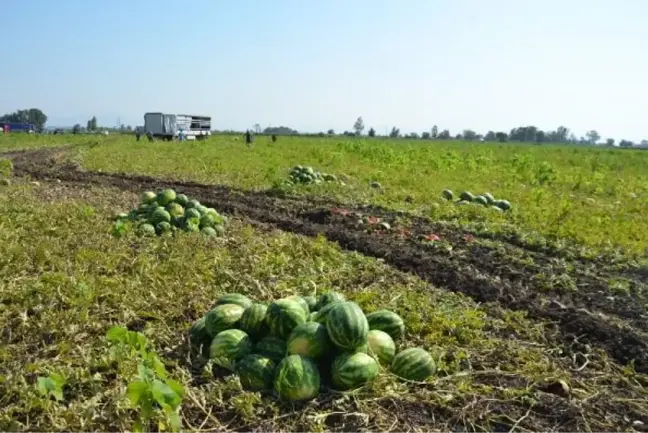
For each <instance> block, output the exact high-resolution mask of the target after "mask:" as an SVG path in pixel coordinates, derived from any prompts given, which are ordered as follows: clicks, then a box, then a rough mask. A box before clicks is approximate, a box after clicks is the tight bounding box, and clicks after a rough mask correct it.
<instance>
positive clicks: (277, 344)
mask: <svg viewBox="0 0 648 433" xmlns="http://www.w3.org/2000/svg"><path fill="white" fill-rule="evenodd" d="M286 351H287V346H286V342H285V341H284V340H282V339H281V338H277V337H272V336H267V337H264V338H262V339H261V340H260V341H259V342H258V343H257V344H256V345H255V346H254V353H256V354H259V355H263V356H265V357H267V358H270V359H272V360H274V361H277V362H279V361H281V360H282V359H283V358H284V357H285V356H286Z"/></svg>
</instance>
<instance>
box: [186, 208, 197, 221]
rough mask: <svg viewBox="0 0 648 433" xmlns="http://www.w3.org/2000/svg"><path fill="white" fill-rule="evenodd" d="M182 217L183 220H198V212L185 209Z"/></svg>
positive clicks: (192, 209)
mask: <svg viewBox="0 0 648 433" xmlns="http://www.w3.org/2000/svg"><path fill="white" fill-rule="evenodd" d="M184 216H185V218H187V219H189V218H197V219H199V220H200V212H198V211H197V210H196V209H194V208H187V209H185V212H184Z"/></svg>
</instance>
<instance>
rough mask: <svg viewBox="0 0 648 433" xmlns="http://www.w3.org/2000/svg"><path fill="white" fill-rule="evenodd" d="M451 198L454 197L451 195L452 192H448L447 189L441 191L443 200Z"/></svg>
mask: <svg viewBox="0 0 648 433" xmlns="http://www.w3.org/2000/svg"><path fill="white" fill-rule="evenodd" d="M453 197H454V194H452V191H450V190H449V189H444V190H443V198H445V199H446V200H452V199H453Z"/></svg>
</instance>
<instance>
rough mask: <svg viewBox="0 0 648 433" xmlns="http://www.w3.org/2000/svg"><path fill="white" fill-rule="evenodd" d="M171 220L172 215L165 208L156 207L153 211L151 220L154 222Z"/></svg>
mask: <svg viewBox="0 0 648 433" xmlns="http://www.w3.org/2000/svg"><path fill="white" fill-rule="evenodd" d="M163 221H164V222H167V223H168V222H171V215H170V214H169V212H167V211H166V210H165V209H160V208H158V209H156V210H154V211H153V213H152V214H151V222H152V223H153V224H157V223H161V222H163Z"/></svg>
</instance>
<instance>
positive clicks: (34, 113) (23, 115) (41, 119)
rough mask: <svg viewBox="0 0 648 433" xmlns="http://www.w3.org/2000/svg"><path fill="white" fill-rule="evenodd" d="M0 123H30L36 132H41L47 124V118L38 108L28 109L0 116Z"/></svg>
mask: <svg viewBox="0 0 648 433" xmlns="http://www.w3.org/2000/svg"><path fill="white" fill-rule="evenodd" d="M0 122H15V123H31V124H33V125H34V128H35V129H36V130H38V131H41V130H42V129H43V128H44V127H45V124H46V123H47V116H46V115H45V113H43V112H42V111H41V110H40V109H38V108H30V109H28V110H17V111H14V112H13V113H9V114H5V115H3V116H0Z"/></svg>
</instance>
